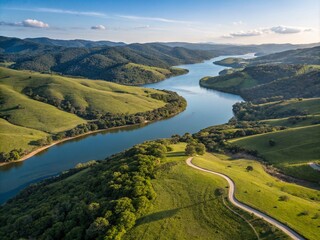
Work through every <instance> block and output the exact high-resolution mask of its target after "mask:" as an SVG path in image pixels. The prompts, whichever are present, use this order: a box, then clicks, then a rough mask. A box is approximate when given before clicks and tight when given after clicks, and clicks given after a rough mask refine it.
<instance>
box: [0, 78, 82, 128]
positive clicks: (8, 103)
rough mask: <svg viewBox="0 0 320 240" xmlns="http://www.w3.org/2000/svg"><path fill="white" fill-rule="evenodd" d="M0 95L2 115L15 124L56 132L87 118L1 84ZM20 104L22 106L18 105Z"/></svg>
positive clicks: (0, 112)
mask: <svg viewBox="0 0 320 240" xmlns="http://www.w3.org/2000/svg"><path fill="white" fill-rule="evenodd" d="M0 93H1V94H0V95H1V98H2V99H3V100H4V103H3V104H1V105H0V114H1V117H4V116H6V118H7V120H8V121H9V122H10V123H12V124H15V125H18V126H23V127H28V128H31V129H37V130H40V131H44V132H49V133H55V132H60V131H64V130H67V129H71V128H73V127H75V126H77V125H78V124H81V123H84V122H85V120H83V119H81V118H79V117H77V116H76V115H73V114H71V113H67V112H64V111H61V110H59V109H57V108H56V107H53V106H51V105H49V104H46V103H42V102H39V101H36V100H33V99H30V98H28V97H27V96H25V95H23V94H21V93H19V92H17V91H15V90H13V89H12V88H11V87H10V86H7V85H4V84H0ZM18 105H20V108H17V106H18Z"/></svg>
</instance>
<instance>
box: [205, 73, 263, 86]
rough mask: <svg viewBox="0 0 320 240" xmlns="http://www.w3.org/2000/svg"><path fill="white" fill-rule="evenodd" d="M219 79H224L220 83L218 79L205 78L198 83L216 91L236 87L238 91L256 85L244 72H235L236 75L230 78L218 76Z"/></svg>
mask: <svg viewBox="0 0 320 240" xmlns="http://www.w3.org/2000/svg"><path fill="white" fill-rule="evenodd" d="M220 78H221V79H223V78H226V79H225V80H224V81H221V80H220V79H218V78H214V77H213V78H212V77H205V78H202V79H201V80H200V83H201V85H202V86H204V87H210V88H214V89H217V90H219V89H221V90H226V89H229V88H233V87H236V88H238V89H243V88H250V87H253V86H255V85H256V84H257V83H256V81H255V80H254V79H253V78H252V77H250V76H249V75H248V74H246V73H244V72H237V74H236V75H235V76H234V77H232V78H230V77H229V76H226V77H224V76H220Z"/></svg>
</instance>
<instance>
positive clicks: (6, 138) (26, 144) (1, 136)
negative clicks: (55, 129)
mask: <svg viewBox="0 0 320 240" xmlns="http://www.w3.org/2000/svg"><path fill="white" fill-rule="evenodd" d="M46 136H47V134H46V133H44V132H42V131H38V130H35V129H31V128H25V127H19V126H17V125H14V124H11V123H9V122H8V121H6V120H4V119H2V118H0V152H2V151H3V152H10V151H11V150H12V149H14V148H17V149H18V148H22V149H26V150H27V151H31V150H33V149H34V148H35V146H33V145H31V144H30V142H32V141H36V140H38V139H41V138H44V137H46Z"/></svg>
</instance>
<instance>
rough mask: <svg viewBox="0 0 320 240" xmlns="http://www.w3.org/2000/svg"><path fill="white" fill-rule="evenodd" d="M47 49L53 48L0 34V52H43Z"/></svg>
mask: <svg viewBox="0 0 320 240" xmlns="http://www.w3.org/2000/svg"><path fill="white" fill-rule="evenodd" d="M48 50H54V48H53V47H52V46H46V45H43V44H39V43H35V42H30V41H26V40H22V39H19V38H11V37H2V36H0V53H1V54H13V53H15V54H26V53H29V54H31V53H34V52H44V51H48ZM56 50H59V49H56Z"/></svg>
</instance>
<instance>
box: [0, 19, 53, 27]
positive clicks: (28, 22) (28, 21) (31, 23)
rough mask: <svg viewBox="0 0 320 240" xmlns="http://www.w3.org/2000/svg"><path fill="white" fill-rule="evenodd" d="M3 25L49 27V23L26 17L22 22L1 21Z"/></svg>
mask: <svg viewBox="0 0 320 240" xmlns="http://www.w3.org/2000/svg"><path fill="white" fill-rule="evenodd" d="M0 25H2V26H10V27H32V28H48V27H49V24H47V23H44V22H42V21H39V20H36V19H26V20H23V21H22V22H17V23H12V22H0Z"/></svg>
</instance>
